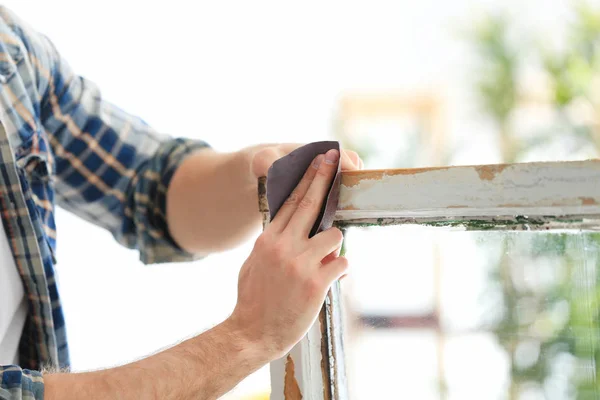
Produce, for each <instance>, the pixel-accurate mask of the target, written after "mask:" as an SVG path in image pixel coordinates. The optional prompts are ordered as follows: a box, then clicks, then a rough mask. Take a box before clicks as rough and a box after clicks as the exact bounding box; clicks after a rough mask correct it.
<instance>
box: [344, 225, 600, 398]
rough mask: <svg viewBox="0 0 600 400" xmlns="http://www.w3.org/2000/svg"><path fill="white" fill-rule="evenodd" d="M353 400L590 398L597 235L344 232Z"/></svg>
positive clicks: (596, 345)
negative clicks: (349, 269)
mask: <svg viewBox="0 0 600 400" xmlns="http://www.w3.org/2000/svg"><path fill="white" fill-rule="evenodd" d="M346 249H347V256H348V257H349V258H350V259H351V260H352V261H353V266H352V274H351V275H350V276H349V278H348V279H346V280H345V281H344V282H343V294H344V301H345V310H346V318H347V329H346V356H347V361H346V363H347V366H348V368H347V369H348V382H349V385H350V390H351V393H352V395H353V396H352V398H353V399H355V400H361V399H374V398H414V399H417V398H418V399H482V398H486V399H592V398H597V397H598V393H599V392H600V391H599V390H598V389H599V388H598V383H597V370H596V360H597V359H598V357H599V356H600V335H599V332H598V328H599V326H598V312H599V306H598V296H599V293H600V286H599V285H598V274H597V269H598V266H599V265H600V234H599V233H585V232H558V233H555V232H547V231H538V232H534V231H530V232H500V231H498V232H495V231H494V232H492V231H484V232H467V231H448V230H441V229H439V228H427V227H418V226H395V227H372V228H350V229H349V230H348V232H347V237H346Z"/></svg>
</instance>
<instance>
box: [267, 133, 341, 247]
mask: <svg viewBox="0 0 600 400" xmlns="http://www.w3.org/2000/svg"><path fill="white" fill-rule="evenodd" d="M331 149H336V150H338V151H341V147H340V143H339V142H335V141H325V142H314V143H309V144H307V145H305V146H302V147H300V148H298V149H296V150H294V151H292V152H291V153H290V154H288V155H287V156H285V157H282V158H280V159H279V160H277V161H275V162H274V163H273V165H272V166H271V168H269V172H268V174H267V201H268V203H269V212H270V214H271V220H273V218H275V215H277V212H278V211H279V209H280V208H281V206H282V205H283V203H284V202H285V200H286V199H287V198H288V197H289V196H290V194H291V193H292V191H293V190H294V188H295V187H296V186H297V185H298V183H299V182H300V180H301V179H302V177H303V176H304V173H305V172H306V170H307V169H308V167H309V166H310V164H311V163H312V161H313V160H314V158H315V157H316V156H318V155H319V154H325V153H327V151H329V150H331ZM341 179H342V174H341V157H340V162H338V167H337V172H336V174H335V177H334V178H333V181H332V182H331V185H330V187H329V191H328V192H327V197H326V199H325V201H324V202H323V206H322V207H321V212H320V213H319V217H318V218H317V220H316V221H315V224H314V226H313V228H312V230H311V232H310V235H309V236H310V237H312V236H314V235H315V234H317V233H318V232H321V231H323V230H325V229H328V228H331V225H332V224H333V218H334V216H335V211H336V209H337V204H338V199H339V196H340V184H341Z"/></svg>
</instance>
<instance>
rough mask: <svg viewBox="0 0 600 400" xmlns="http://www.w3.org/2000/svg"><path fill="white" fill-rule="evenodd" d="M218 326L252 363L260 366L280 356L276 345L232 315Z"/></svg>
mask: <svg viewBox="0 0 600 400" xmlns="http://www.w3.org/2000/svg"><path fill="white" fill-rule="evenodd" d="M220 327H222V329H223V330H224V331H226V332H227V333H228V334H229V336H230V337H231V338H232V339H233V340H234V341H235V343H236V344H237V346H238V348H239V349H240V351H241V352H242V354H243V355H244V357H245V358H247V359H248V360H250V361H251V362H252V363H256V364H260V365H261V366H262V365H265V364H267V363H269V362H271V361H273V360H275V359H277V358H279V357H280V356H281V355H280V352H279V351H278V350H277V346H275V345H272V344H271V343H270V342H269V340H267V338H265V337H264V336H262V335H260V334H255V333H253V332H252V330H251V329H250V328H248V327H246V326H244V325H243V324H242V323H241V322H240V321H238V319H237V318H235V316H233V315H232V316H230V317H229V318H227V319H226V320H225V321H223V323H221V325H220Z"/></svg>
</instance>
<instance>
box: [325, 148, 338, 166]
mask: <svg viewBox="0 0 600 400" xmlns="http://www.w3.org/2000/svg"><path fill="white" fill-rule="evenodd" d="M339 158H340V153H338V151H337V150H329V151H328V152H327V153H325V163H326V164H335V163H337V161H338V160H339Z"/></svg>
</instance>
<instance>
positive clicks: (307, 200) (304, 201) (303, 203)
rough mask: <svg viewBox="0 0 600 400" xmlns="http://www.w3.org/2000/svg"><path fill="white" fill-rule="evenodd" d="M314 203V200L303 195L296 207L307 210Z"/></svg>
mask: <svg viewBox="0 0 600 400" xmlns="http://www.w3.org/2000/svg"><path fill="white" fill-rule="evenodd" d="M315 204H316V201H315V200H314V199H313V198H311V197H309V196H304V198H303V199H302V200H301V201H300V203H299V204H298V208H300V209H302V210H309V209H311V208H313V207H314V206H315Z"/></svg>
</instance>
